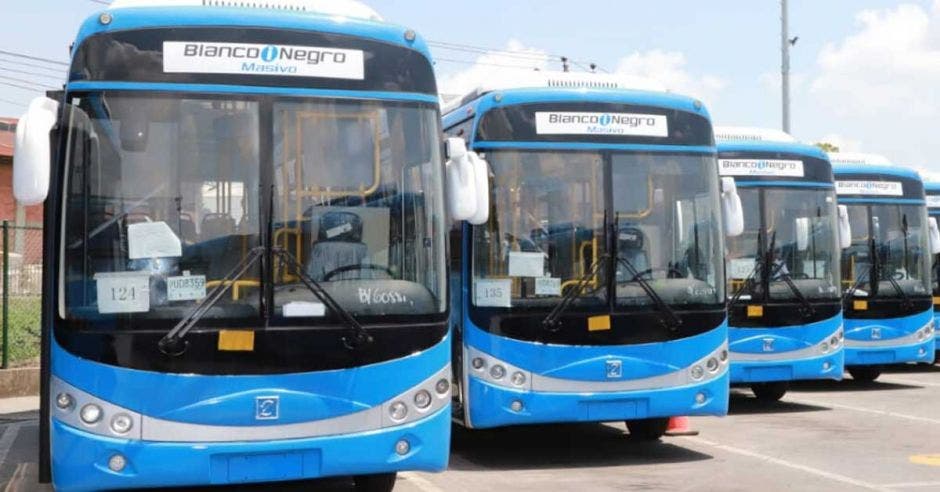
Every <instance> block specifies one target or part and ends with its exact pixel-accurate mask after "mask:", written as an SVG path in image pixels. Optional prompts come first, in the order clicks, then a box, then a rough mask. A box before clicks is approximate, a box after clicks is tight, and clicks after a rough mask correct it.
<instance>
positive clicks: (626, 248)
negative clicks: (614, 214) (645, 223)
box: [617, 226, 650, 281]
mask: <svg viewBox="0 0 940 492" xmlns="http://www.w3.org/2000/svg"><path fill="white" fill-rule="evenodd" d="M645 243H646V235H645V234H644V233H643V230H642V229H640V228H639V227H636V226H622V227H620V230H619V231H618V232H617V256H619V257H620V258H623V259H625V260H627V261H628V262H629V263H630V264H631V265H632V266H633V268H634V269H636V271H637V273H643V272H645V271H646V270H649V268H650V262H649V255H648V254H647V253H646V249H645ZM620 271H621V269H620V267H619V266H618V268H617V274H618V275H617V277H618V280H622V281H629V280H631V279H632V277H633V276H632V275H629V274H627V272H624V273H625V274H626V275H625V276H624V278H620Z"/></svg>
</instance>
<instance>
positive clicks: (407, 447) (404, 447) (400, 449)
mask: <svg viewBox="0 0 940 492" xmlns="http://www.w3.org/2000/svg"><path fill="white" fill-rule="evenodd" d="M408 451H411V443H409V442H408V441H406V440H404V439H402V440H400V441H398V442H396V443H395V452H396V453H398V454H399V455H401V456H404V455H406V454H408Z"/></svg>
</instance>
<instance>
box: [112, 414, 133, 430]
mask: <svg viewBox="0 0 940 492" xmlns="http://www.w3.org/2000/svg"><path fill="white" fill-rule="evenodd" d="M133 426H134V419H132V418H131V416H130V415H128V414H126V413H119V414H117V415H115V416H114V417H112V418H111V430H113V431H114V432H115V433H117V434H126V433H127V432H128V431H130V430H131V427H133Z"/></svg>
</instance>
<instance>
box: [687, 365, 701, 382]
mask: <svg viewBox="0 0 940 492" xmlns="http://www.w3.org/2000/svg"><path fill="white" fill-rule="evenodd" d="M689 375H690V376H692V379H694V380H696V381H698V380H700V379H702V377H704V376H705V369H702V366H694V367H692V369H691V370H690V371H689Z"/></svg>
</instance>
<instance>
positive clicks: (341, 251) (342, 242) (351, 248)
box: [307, 211, 369, 280]
mask: <svg viewBox="0 0 940 492" xmlns="http://www.w3.org/2000/svg"><path fill="white" fill-rule="evenodd" d="M368 251H369V248H368V247H367V246H366V244H365V243H363V242H362V218H361V217H360V216H359V215H357V214H355V213H353V212H347V211H330V212H325V213H323V214H322V215H320V216H319V227H318V230H317V241H316V242H315V243H314V244H313V248H312V249H311V251H310V258H309V260H308V261H307V274H308V275H310V276H311V277H312V278H313V279H314V280H324V277H325V276H326V275H327V274H328V273H330V272H332V271H333V270H336V269H338V268H342V267H346V266H351V265H359V264H361V263H362V262H363V260H364V259H365V258H366V256H367V255H368ZM364 273H365V272H346V273H340V274H337V275H334V276H332V277H331V278H330V280H342V279H344V278H361V275H362V274H364Z"/></svg>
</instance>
